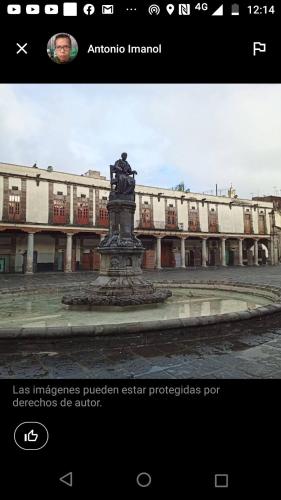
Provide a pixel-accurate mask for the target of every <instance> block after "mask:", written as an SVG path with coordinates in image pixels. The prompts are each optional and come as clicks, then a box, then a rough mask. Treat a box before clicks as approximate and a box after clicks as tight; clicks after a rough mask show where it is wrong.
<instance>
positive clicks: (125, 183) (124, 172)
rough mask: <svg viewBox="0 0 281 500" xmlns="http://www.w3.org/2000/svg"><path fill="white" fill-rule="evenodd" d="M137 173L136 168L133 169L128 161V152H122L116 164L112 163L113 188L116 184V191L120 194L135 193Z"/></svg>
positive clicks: (111, 177)
mask: <svg viewBox="0 0 281 500" xmlns="http://www.w3.org/2000/svg"><path fill="white" fill-rule="evenodd" d="M113 174H115V176H114V177H113ZM135 174H137V172H136V170H132V169H131V166H130V165H129V163H128V162H127V153H122V154H121V158H120V159H119V160H117V161H116V162H115V163H114V165H110V183H111V188H112V189H113V186H115V188H114V191H115V192H116V193H118V194H133V193H134V192H135V185H136V182H135ZM131 176H132V177H131Z"/></svg>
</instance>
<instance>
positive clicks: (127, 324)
mask: <svg viewBox="0 0 281 500" xmlns="http://www.w3.org/2000/svg"><path fill="white" fill-rule="evenodd" d="M280 108H281V87H280V86H279V85H268V84H267V85H253V84H251V85H221V84H220V85H199V84H198V85H0V112H1V117H2V118H1V122H0V151H1V155H0V294H1V303H0V378H33V377H34V378H82V379H84V378H85V379H88V378H140V379H141V378H144V379H153V378H163V379H169V378H171V379H175V378H176V379H177V378H280V376H281V350H280V348H281V338H280V337H279V335H280V332H281V284H280V279H281V268H280V261H281V179H280V173H279V172H280V167H279V158H280V154H281V147H280V141H279V137H280V130H281V109H280ZM279 181H280V182H279Z"/></svg>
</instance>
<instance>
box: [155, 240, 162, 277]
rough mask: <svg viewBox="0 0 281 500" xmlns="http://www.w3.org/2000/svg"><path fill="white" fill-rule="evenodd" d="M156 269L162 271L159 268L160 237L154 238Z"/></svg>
mask: <svg viewBox="0 0 281 500" xmlns="http://www.w3.org/2000/svg"><path fill="white" fill-rule="evenodd" d="M156 238H157V242H156V269H162V267H161V240H162V237H161V236H156Z"/></svg>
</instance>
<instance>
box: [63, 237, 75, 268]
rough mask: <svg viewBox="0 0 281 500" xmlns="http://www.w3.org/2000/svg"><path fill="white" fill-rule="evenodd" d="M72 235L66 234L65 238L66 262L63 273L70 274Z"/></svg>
mask: <svg viewBox="0 0 281 500" xmlns="http://www.w3.org/2000/svg"><path fill="white" fill-rule="evenodd" d="M72 236H73V234H72V233H67V235H66V237H67V240H66V262H65V270H64V272H65V273H72Z"/></svg>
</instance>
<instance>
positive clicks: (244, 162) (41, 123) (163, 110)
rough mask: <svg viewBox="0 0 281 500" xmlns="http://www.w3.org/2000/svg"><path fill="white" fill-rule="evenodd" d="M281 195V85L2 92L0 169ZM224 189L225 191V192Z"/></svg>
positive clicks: (1, 88)
mask: <svg viewBox="0 0 281 500" xmlns="http://www.w3.org/2000/svg"><path fill="white" fill-rule="evenodd" d="M123 151H127V152H128V161H129V163H130V164H131V166H132V167H133V168H134V169H136V170H137V171H138V177H137V182H138V184H144V185H151V186H159V187H172V186H175V185H176V184H178V183H179V182H181V181H184V183H185V186H186V188H190V190H191V191H193V192H203V191H205V192H209V193H211V192H212V191H213V193H214V192H215V185H216V183H217V184H218V190H219V192H220V193H221V194H226V189H227V188H228V187H229V186H230V184H231V183H232V185H233V186H234V187H235V188H236V190H237V194H238V195H239V196H241V197H251V196H252V194H255V195H257V194H260V195H262V194H278V195H281V168H280V167H281V85H203V84H202V85H189V84H187V85H135V84H134V85H0V162H3V163H16V164H20V165H30V166H32V165H33V163H34V162H37V165H38V166H39V167H41V168H46V167H47V166H48V165H52V166H53V167H54V169H55V170H59V171H63V172H72V173H76V174H82V173H85V172H86V171H87V170H89V169H93V170H99V171H100V172H101V173H102V174H103V175H106V176H107V177H108V176H109V169H108V165H109V164H110V163H113V162H114V161H115V160H116V159H117V158H119V157H120V154H121V153H122V152H123ZM220 190H221V191H220Z"/></svg>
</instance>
